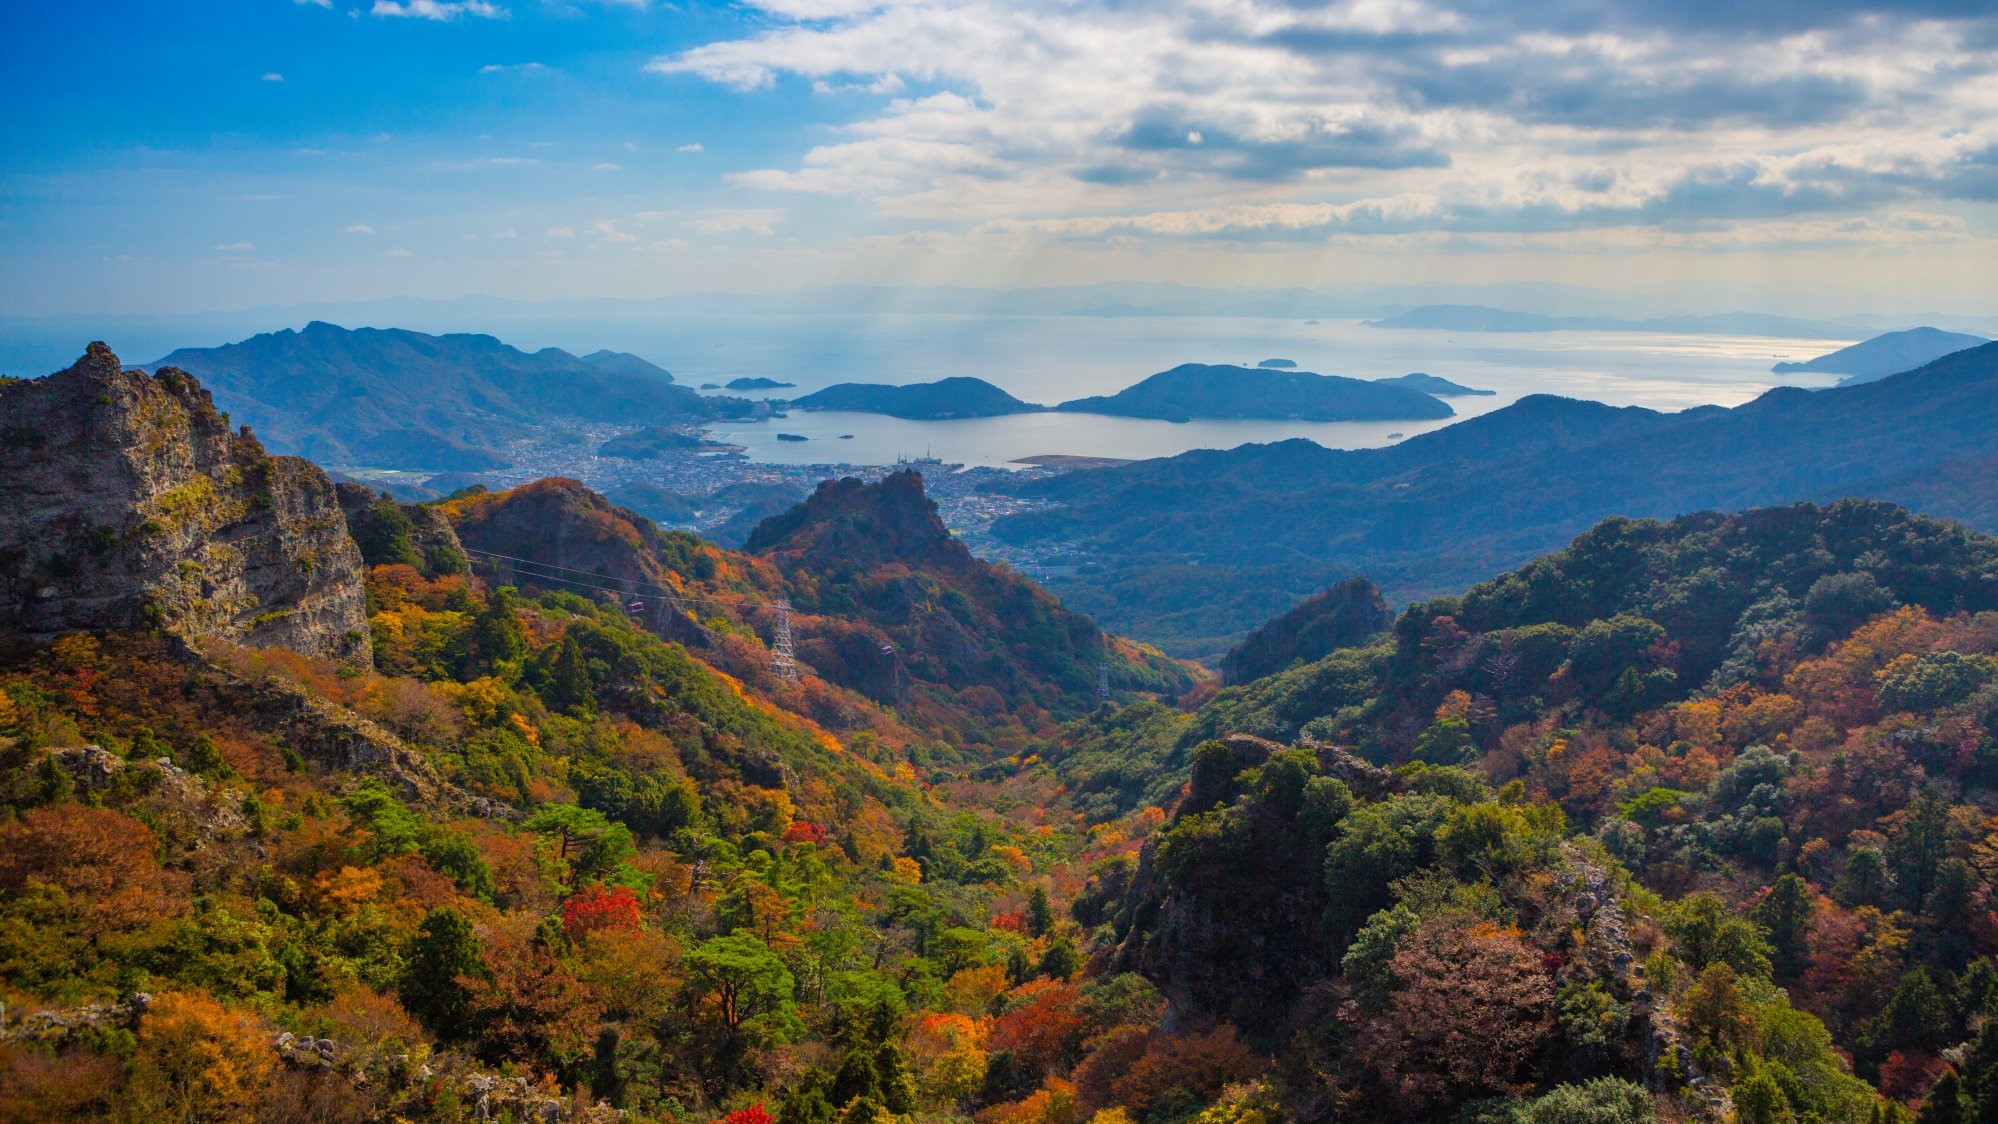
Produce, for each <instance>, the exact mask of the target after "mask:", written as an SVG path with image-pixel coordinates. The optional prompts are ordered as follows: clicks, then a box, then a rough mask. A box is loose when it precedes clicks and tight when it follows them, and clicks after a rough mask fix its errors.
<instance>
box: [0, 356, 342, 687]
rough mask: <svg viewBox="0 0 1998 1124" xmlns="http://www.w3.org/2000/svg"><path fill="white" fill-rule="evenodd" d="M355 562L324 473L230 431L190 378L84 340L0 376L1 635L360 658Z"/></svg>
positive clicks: (243, 431)
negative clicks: (149, 633)
mask: <svg viewBox="0 0 1998 1124" xmlns="http://www.w3.org/2000/svg"><path fill="white" fill-rule="evenodd" d="M361 573H362V570H361V556H360V552H359V550H357V549H356V548H355V546H354V542H353V539H352V538H351V537H350V536H349V535H348V533H347V523H346V519H345V518H344V517H343V516H342V514H341V511H340V508H339V505H338V503H337V502H336V500H335V497H334V492H333V485H332V483H331V482H330V481H328V480H327V478H326V474H325V473H323V472H321V471H320V470H319V469H318V468H317V467H315V466H314V465H312V464H310V463H308V462H306V461H302V460H299V459H297V458H295V457H273V456H270V455H268V454H266V453H265V452H264V449H263V446H262V445H261V444H260V443H259V442H258V441H257V439H256V438H255V437H254V436H252V435H251V434H250V432H249V430H248V428H247V427H246V428H244V429H243V430H242V431H240V432H236V433H232V432H230V430H229V426H228V420H227V419H226V418H225V417H223V416H222V414H221V413H220V412H218V411H217V410H216V409H215V405H214V403H213V401H211V400H210V398H209V395H208V392H207V391H206V390H203V389H202V388H201V385H200V384H199V383H198V382H196V381H195V379H194V378H193V376H191V375H188V374H186V373H185V372H182V371H178V370H174V369H171V368H169V369H165V370H162V371H160V372H159V373H158V374H156V375H147V374H145V373H143V372H139V371H127V370H125V369H124V368H123V366H122V365H121V364H120V363H119V362H118V357H117V356H116V355H113V354H112V353H111V350H110V349H109V348H107V347H105V346H104V345H103V344H101V343H93V344H91V345H90V348H89V350H88V351H87V352H86V353H85V354H84V356H83V358H82V359H80V360H78V361H77V363H76V365H75V366H73V367H71V368H69V369H68V370H66V371H59V372H57V373H56V374H53V375H50V376H48V377H47V378H43V379H35V380H32V381H28V382H20V383H15V384H12V385H9V386H5V387H0V630H5V631H10V632H14V633H16V634H25V635H29V636H35V635H52V634H55V633H60V632H67V631H71V630H75V629H120V628H135V627H157V628H159V629H161V630H163V631H165V632H167V633H169V634H171V635H174V636H178V637H180V638H181V639H183V640H188V641H195V640H199V639H202V638H205V637H224V638H227V639H230V640H235V641H237V642H240V643H245V644H251V645H256V646H277V647H285V648H291V649H294V650H296V651H300V652H305V653H308V654H313V655H328V656H335V657H339V658H343V659H366V658H367V657H368V655H369V640H368V622H367V614H366V596H365V593H364V591H363V587H362V582H361Z"/></svg>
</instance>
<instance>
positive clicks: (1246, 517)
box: [993, 344, 1998, 657]
mask: <svg viewBox="0 0 1998 1124" xmlns="http://www.w3.org/2000/svg"><path fill="white" fill-rule="evenodd" d="M1994 450H1998V344H1986V345H1984V346H1981V347H1977V348H1973V349H1970V350H1967V351H1959V352H1956V353H1955V354H1952V355H1949V356H1946V357H1944V358H1942V359H1940V360H1937V361H1935V362H1933V363H1930V364H1928V365H1927V366H1924V367H1922V368H1919V369H1917V370H1914V371H1909V372H1906V373H1903V374H1899V375H1894V376H1891V377H1889V378H1885V379H1882V380H1879V381H1877V382H1870V383H1866V384H1863V385H1859V386H1852V387H1846V388H1839V389H1831V390H1821V391H1809V390H1803V389H1799V388H1794V387H1782V388H1777V389H1775V390H1771V391H1769V392H1768V393H1766V394H1764V395H1762V396H1761V397H1759V398H1757V399H1755V400H1754V401H1752V402H1749V403H1746V404H1744V405H1742V406H1738V407H1735V408H1733V409H1723V408H1721V407H1717V406H1706V407H1700V408H1698V409H1693V410H1687V411H1684V412H1682V413H1677V414H1664V413H1658V412H1656V411H1652V410H1645V409H1639V408H1635V407H1629V408H1622V409H1618V408H1612V407H1609V406H1604V405H1601V404H1599V403H1593V402H1581V401H1576V400H1573V399H1566V398H1557V397H1552V396H1546V395H1535V396H1532V397H1528V398H1524V399H1521V400H1520V401H1519V402H1517V403H1514V404H1513V405H1510V406H1507V407H1505V408H1504V409H1500V410H1495V411H1493V412H1492V413H1489V414H1485V415H1483V416H1480V417H1476V418H1471V419H1468V420H1466V421H1463V422H1460V423H1458V424H1456V425H1452V426H1447V427H1445V428H1443V429H1440V430H1436V431H1434V432H1431V433H1427V434H1423V435H1420V436H1417V437H1414V438H1411V439H1410V440H1408V441H1405V442H1402V443H1400V444H1398V445H1395V446H1391V447H1388V448H1383V449H1359V450H1350V451H1340V450H1332V449H1326V448H1323V447H1321V446H1319V445H1315V444H1313V443H1311V442H1309V441H1303V440H1293V441H1284V442H1279V443H1276V444H1269V445H1244V446H1242V447H1240V448H1237V449H1233V450H1229V451H1226V452H1215V451H1198V452H1192V453H1186V454H1184V455H1181V456H1177V457H1172V458H1168V459H1163V460H1155V461H1145V462H1141V463H1138V464H1133V465H1129V466H1125V467H1119V468H1106V469H1097V470H1090V471H1078V472H1073V473H1069V474H1067V475H1064V476H1059V477H1054V478H1049V479H1044V480H1038V481H1029V482H1021V483H1019V484H1017V485H1011V484H1009V485H1002V486H1004V487H1011V488H1014V489H1016V490H1017V491H1018V492H1019V493H1020V494H1022V495H1025V496H1031V497H1034V498H1038V499H1044V500H1054V501H1057V506H1055V507H1052V508H1048V509H1044V510H1038V511H1031V512H1025V513H1021V514H1016V515H1011V516H1007V517H1004V518H1002V519H1000V520H998V521H997V523H995V525H994V527H993V531H994V533H995V534H996V535H997V536H999V537H1000V538H1001V539H1002V540H1004V541H1007V542H1010V543H1014V544H1032V543H1050V542H1073V543H1075V544H1077V545H1078V546H1079V548H1080V549H1081V550H1082V551H1083V552H1084V553H1085V555H1087V556H1088V557H1090V558H1091V559H1093V561H1092V564H1091V565H1090V566H1088V567H1085V568H1084V571H1083V572H1082V573H1080V574H1079V575H1077V576H1076V577H1075V578H1073V579H1068V580H1064V581H1063V582H1061V583H1058V584H1057V586H1056V588H1058V589H1059V590H1060V592H1061V593H1062V596H1063V598H1064V599H1065V600H1066V601H1068V602H1069V603H1071V604H1073V605H1075V606H1076V607H1077V608H1080V609H1082V610H1084V611H1087V612H1090V613H1092V614H1093V615H1095V616H1096V617H1097V618H1098V619H1099V620H1102V621H1104V622H1105V624H1106V625H1107V626H1109V627H1112V628H1114V629H1116V630H1118V631H1121V632H1124V633H1126V634H1127V635H1133V636H1139V637H1143V638H1145V639H1148V640H1152V641H1154V642H1157V643H1161V644H1165V645H1170V647H1171V648H1172V650H1174V651H1175V652H1176V653H1178V654H1188V655H1200V656H1208V657H1213V656H1218V655H1219V654H1220V653H1221V651H1223V650H1224V649H1225V647H1226V645H1227V643H1228V642H1229V640H1231V639H1232V638H1233V637H1236V636H1239V635H1241V634H1242V633H1243V632H1244V631H1245V630H1247V629H1248V628H1250V627H1252V626H1254V625H1255V624H1257V623H1259V622H1261V621H1263V620H1265V619H1268V618H1269V617H1271V616H1273V615H1275V614H1276V613H1279V612H1282V611H1284V610H1285V609H1287V608H1289V607H1290V606H1291V605H1292V604H1294V603H1295V602H1296V601H1298V600H1299V599H1301V598H1303V597H1305V596H1307V595H1309V594H1312V593H1314V592H1316V591H1318V590H1320V589H1323V588H1324V587H1325V586H1327V585H1329V584H1330V583H1331V582H1332V581H1334V580H1337V579H1339V578H1343V577H1346V576H1349V575H1352V574H1355V573H1364V574H1366V575H1367V576H1369V577H1371V578H1373V579H1374V580H1375V581H1376V582H1378V583H1379V584H1380V585H1381V586H1382V588H1383V589H1384V590H1386V592H1387V594H1388V596H1389V599H1390V600H1391V601H1399V600H1406V599H1407V598H1410V597H1414V596H1426V595H1430V594H1435V593H1441V592H1447V591H1449V590H1453V589H1458V588H1462V587H1463V586H1464V585H1466V584H1468V583H1469V582H1472V581H1475V580H1478V579H1480V578H1484V577H1488V576H1490V575H1491V574H1494V573H1497V572H1499V571H1501V570H1503V569H1505V568H1506V567H1508V566H1512V565H1516V564H1517V563H1519V562H1520V561H1522V560H1524V559H1526V558H1528V557H1531V556H1532V555H1534V554H1536V553H1539V552H1542V551H1546V550H1549V549H1552V548H1555V547H1558V546H1559V545H1561V544H1562V543H1564V542H1566V541H1568V540H1569V539H1570V538H1572V537H1573V536H1574V535H1576V534H1577V533H1579V532H1580V531H1581V530H1583V529H1585V528H1586V527H1588V526H1589V525H1590V524H1592V523H1594V522H1596V521H1597V520H1599V519H1602V518H1604V517H1606V516H1611V515H1628V516H1635V517H1669V516H1673V515H1677V514H1680V513H1683V512H1690V511H1698V510H1703V509H1715V510H1723V511H1725V510H1733V509H1738V508H1744V507H1752V506H1757V505H1762V504H1772V503H1785V502H1791V501H1795V500H1829V499H1837V498H1840V497H1844V496H1863V497H1869V498H1875V499H1884V500H1891V501H1895V502H1907V503H1911V504H1913V505H1914V506H1916V507H1918V508H1919V509H1920V510H1922V511H1924V512H1926V513H1928V514H1933V515H1941V516H1947V517H1952V518H1960V519H1963V520H1965V521H1967V522H1969V523H1971V524H1972V525H1975V526H1980V527H1991V526H1994V525H1998V523H1994V520H1998V500H1994V499H1993V498H1992V497H1993V496H1994V495H1998V488H1994V486H1993V485H1994V483H1998V454H1994V452H1993V451H1994ZM1689 595H1692V594H1690V593H1689Z"/></svg>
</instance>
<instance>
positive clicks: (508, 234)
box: [493, 226, 520, 240]
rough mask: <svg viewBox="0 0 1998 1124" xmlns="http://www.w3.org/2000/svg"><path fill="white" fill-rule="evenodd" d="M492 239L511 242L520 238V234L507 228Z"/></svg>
mask: <svg viewBox="0 0 1998 1124" xmlns="http://www.w3.org/2000/svg"><path fill="white" fill-rule="evenodd" d="M493 237H494V238H500V239H506V240H512V239H515V238H518V237H520V232H519V231H517V230H515V229H514V228H512V227H510V226H509V227H507V228H506V229H505V230H502V231H499V232H498V233H496V234H494V235H493Z"/></svg>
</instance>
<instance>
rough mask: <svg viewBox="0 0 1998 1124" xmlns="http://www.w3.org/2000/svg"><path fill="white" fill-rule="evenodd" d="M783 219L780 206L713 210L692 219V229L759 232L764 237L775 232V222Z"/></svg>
mask: <svg viewBox="0 0 1998 1124" xmlns="http://www.w3.org/2000/svg"><path fill="white" fill-rule="evenodd" d="M783 221H784V212H783V210H782V209H780V208H748V209H741V210H726V209H724V210H713V211H707V212H705V213H703V214H702V216H701V217H700V218H698V219H695V220H694V229H695V230H698V231H700V232H701V233H703V234H734V233H736V232H741V233H744V234H761V235H764V236H765V237H768V236H769V235H772V234H774V233H776V231H777V224H778V223H781V222H783Z"/></svg>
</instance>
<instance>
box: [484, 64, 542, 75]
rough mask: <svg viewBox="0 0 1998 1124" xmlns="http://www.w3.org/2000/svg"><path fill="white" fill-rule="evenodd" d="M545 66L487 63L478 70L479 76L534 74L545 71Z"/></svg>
mask: <svg viewBox="0 0 1998 1124" xmlns="http://www.w3.org/2000/svg"><path fill="white" fill-rule="evenodd" d="M547 69H548V67H547V65H546V64H543V63H538V62H511V63H507V62H489V63H487V64H486V65H484V66H482V67H480V68H479V73H480V74H509V73H511V74H534V73H537V72H539V71H543V70H547Z"/></svg>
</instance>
